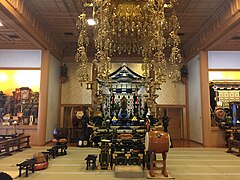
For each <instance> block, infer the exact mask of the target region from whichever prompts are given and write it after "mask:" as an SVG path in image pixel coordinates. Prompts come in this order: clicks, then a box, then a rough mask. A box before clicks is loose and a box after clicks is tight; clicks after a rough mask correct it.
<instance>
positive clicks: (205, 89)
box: [199, 51, 212, 147]
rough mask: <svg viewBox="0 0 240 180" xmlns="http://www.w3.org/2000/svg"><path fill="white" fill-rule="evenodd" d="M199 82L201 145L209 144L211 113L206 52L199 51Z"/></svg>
mask: <svg viewBox="0 0 240 180" xmlns="http://www.w3.org/2000/svg"><path fill="white" fill-rule="evenodd" d="M199 55H200V83H201V86H200V88H201V103H202V104H201V108H202V131H203V145H204V146H207V147H208V146H211V144H212V143H211V138H212V135H211V115H210V100H209V99H210V95H209V82H208V81H209V78H208V52H207V51H201V52H200V54H199Z"/></svg>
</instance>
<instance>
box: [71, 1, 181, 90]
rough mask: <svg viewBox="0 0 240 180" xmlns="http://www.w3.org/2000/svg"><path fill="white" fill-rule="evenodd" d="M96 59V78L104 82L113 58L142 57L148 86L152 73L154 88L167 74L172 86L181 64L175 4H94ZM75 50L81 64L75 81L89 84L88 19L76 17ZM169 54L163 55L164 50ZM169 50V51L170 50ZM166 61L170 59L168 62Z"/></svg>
mask: <svg viewBox="0 0 240 180" xmlns="http://www.w3.org/2000/svg"><path fill="white" fill-rule="evenodd" d="M89 4H91V7H92V8H93V18H94V20H95V22H96V25H95V26H94V28H93V29H94V44H95V48H96V54H95V59H94V60H93V61H92V63H93V65H94V67H95V69H96V70H97V74H98V78H100V79H102V80H104V81H107V80H108V75H109V71H110V69H111V57H112V56H114V55H115V54H128V55H130V54H132V55H137V54H138V55H142V56H143V65H142V70H143V71H144V76H145V77H146V79H145V82H146V83H148V82H149V79H150V77H151V76H152V74H151V73H149V72H150V71H154V72H155V73H154V77H151V78H154V81H155V85H156V86H157V87H160V85H161V84H162V83H164V82H165V81H166V76H167V74H166V70H167V69H168V68H169V72H170V73H169V74H168V76H169V78H170V80H171V81H172V82H174V83H175V82H178V81H179V79H180V71H179V69H180V68H179V63H181V61H182V57H181V54H180V49H179V44H180V38H179V36H178V31H179V28H180V26H179V22H178V18H177V15H176V13H175V11H174V9H175V7H176V6H177V5H178V0H93V1H92V3H89ZM77 28H78V29H79V31H80V33H79V40H78V49H77V54H76V61H77V62H80V66H79V69H80V68H81V70H79V71H78V74H77V76H78V80H79V81H80V82H86V81H88V75H86V63H87V61H88V59H87V52H86V50H87V46H88V44H89V40H88V37H87V19H86V15H85V14H81V15H80V16H79V20H78V22H77ZM167 49H168V51H169V52H170V54H166V50H167ZM169 49H170V50H169ZM166 57H169V58H168V59H167V58H166Z"/></svg>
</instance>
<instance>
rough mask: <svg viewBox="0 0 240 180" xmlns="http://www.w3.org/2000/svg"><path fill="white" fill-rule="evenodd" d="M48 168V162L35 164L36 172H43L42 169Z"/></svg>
mask: <svg viewBox="0 0 240 180" xmlns="http://www.w3.org/2000/svg"><path fill="white" fill-rule="evenodd" d="M47 167H48V162H43V163H36V164H34V170H35V171H37V170H42V169H46V168H47Z"/></svg>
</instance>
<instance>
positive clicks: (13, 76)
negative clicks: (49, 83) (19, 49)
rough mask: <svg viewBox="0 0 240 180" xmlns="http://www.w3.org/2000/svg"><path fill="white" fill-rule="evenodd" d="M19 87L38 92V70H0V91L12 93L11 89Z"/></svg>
mask: <svg viewBox="0 0 240 180" xmlns="http://www.w3.org/2000/svg"><path fill="white" fill-rule="evenodd" d="M20 87H29V88H31V89H32V90H33V91H34V92H35V91H37V92H39V89H40V70H0V91H3V93H4V94H7V95H12V91H15V88H20Z"/></svg>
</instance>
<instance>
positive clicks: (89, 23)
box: [87, 19, 96, 26]
mask: <svg viewBox="0 0 240 180" xmlns="http://www.w3.org/2000/svg"><path fill="white" fill-rule="evenodd" d="M87 22H88V25H89V26H94V25H96V21H95V20H94V19H88V20H87Z"/></svg>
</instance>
